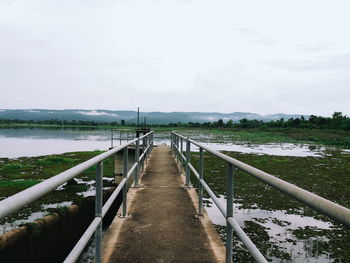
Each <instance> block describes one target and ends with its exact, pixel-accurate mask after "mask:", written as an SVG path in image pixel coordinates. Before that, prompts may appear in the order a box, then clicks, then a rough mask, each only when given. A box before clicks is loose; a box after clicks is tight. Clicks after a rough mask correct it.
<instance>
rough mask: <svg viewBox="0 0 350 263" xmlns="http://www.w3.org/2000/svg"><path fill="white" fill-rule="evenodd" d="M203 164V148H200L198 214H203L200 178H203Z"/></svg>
mask: <svg viewBox="0 0 350 263" xmlns="http://www.w3.org/2000/svg"><path fill="white" fill-rule="evenodd" d="M203 166H204V157H203V149H202V148H199V189H198V194H199V200H198V216H203V185H202V184H201V183H200V180H203V170H204V169H203Z"/></svg>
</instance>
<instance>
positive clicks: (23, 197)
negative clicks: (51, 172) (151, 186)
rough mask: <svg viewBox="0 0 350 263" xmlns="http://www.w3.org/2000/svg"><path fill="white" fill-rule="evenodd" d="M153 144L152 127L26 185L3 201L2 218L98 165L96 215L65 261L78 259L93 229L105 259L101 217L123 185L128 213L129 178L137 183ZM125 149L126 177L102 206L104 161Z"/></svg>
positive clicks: (0, 206)
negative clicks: (132, 151)
mask: <svg viewBox="0 0 350 263" xmlns="http://www.w3.org/2000/svg"><path fill="white" fill-rule="evenodd" d="M141 140H142V148H143V153H142V155H141V156H139V150H140V147H139V146H140V144H139V142H140V141H141ZM132 144H135V145H136V149H135V163H134V164H133V165H132V167H131V168H130V169H129V170H128V157H127V156H128V146H130V145H132ZM152 148H153V131H151V132H149V133H147V134H145V135H143V136H140V137H139V138H136V139H134V140H132V141H130V142H128V143H125V144H123V145H120V146H118V147H115V148H113V149H111V150H109V151H107V152H105V153H102V154H99V155H97V156H95V157H93V158H91V159H89V160H87V161H85V162H83V163H81V164H79V165H77V166H75V167H73V168H70V169H68V170H66V171H64V172H62V173H60V174H58V175H56V176H54V177H51V178H50V179H47V180H45V181H43V182H41V183H39V184H36V185H34V186H32V187H30V188H27V189H25V190H23V191H21V192H19V193H17V194H15V195H12V196H10V197H8V198H6V199H4V200H2V201H0V218H3V217H5V216H7V215H9V214H11V213H13V212H15V211H17V210H18V209H20V208H22V207H24V206H25V205H27V204H29V203H31V202H33V201H34V200H36V199H38V198H40V197H42V196H43V195H45V194H46V193H48V192H50V191H52V190H54V189H56V188H57V187H58V186H60V185H62V184H63V183H65V182H67V181H69V180H70V179H72V178H74V177H76V176H77V175H79V174H81V173H82V172H84V171H85V170H87V169H89V168H90V167H92V166H94V165H96V168H97V169H96V195H95V196H96V198H95V218H94V220H93V221H92V223H91V224H90V226H89V227H88V228H87V230H86V231H85V233H84V234H83V236H82V237H81V238H80V240H79V241H78V243H77V244H76V245H75V247H74V248H73V249H72V251H71V252H70V254H69V255H68V256H67V258H66V259H65V261H64V262H66V263H68V262H75V261H76V260H77V259H78V258H79V256H80V254H81V252H82V251H83V250H84V248H85V246H86V245H87V243H88V242H89V240H90V238H91V237H92V235H93V234H94V233H96V255H95V261H96V262H97V263H99V262H101V261H102V256H101V249H102V247H101V244H102V242H101V240H102V219H103V217H104V216H105V215H106V213H107V211H108V210H109V208H110V207H111V205H112V203H113V202H114V201H115V199H116V198H117V196H118V194H119V193H120V191H121V190H122V189H123V215H126V205H125V204H126V198H127V197H126V192H127V181H128V179H129V178H130V177H131V175H132V174H133V173H134V186H138V180H139V178H138V176H139V169H140V167H141V168H143V167H144V162H145V161H146V160H147V158H148V157H149V154H150V152H151V151H152ZM121 150H124V154H123V155H124V163H123V165H124V178H123V179H122V180H121V182H120V183H119V184H118V186H117V188H116V189H115V190H114V191H113V193H112V194H111V196H110V197H109V199H108V200H107V201H106V203H105V205H104V206H103V207H102V188H103V184H102V178H103V161H104V160H105V159H107V158H109V157H111V156H113V155H114V154H116V153H117V152H119V151H121Z"/></svg>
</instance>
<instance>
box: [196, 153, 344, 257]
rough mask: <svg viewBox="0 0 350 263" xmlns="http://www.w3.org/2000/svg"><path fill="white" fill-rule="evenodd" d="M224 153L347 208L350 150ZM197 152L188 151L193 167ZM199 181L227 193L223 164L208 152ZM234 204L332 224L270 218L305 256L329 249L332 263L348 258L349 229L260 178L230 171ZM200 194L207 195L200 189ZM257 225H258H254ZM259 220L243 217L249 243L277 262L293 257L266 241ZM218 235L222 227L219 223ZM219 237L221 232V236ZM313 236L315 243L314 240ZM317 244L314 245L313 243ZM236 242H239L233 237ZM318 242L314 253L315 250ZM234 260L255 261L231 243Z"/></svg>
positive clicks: (241, 248)
mask: <svg viewBox="0 0 350 263" xmlns="http://www.w3.org/2000/svg"><path fill="white" fill-rule="evenodd" d="M224 153H225V154H227V155H229V156H231V157H233V158H236V159H238V160H240V161H243V162H245V163H247V164H250V165H252V166H254V167H256V168H258V169H261V170H263V171H265V172H268V173H270V174H272V175H275V176H276V177H278V178H280V179H283V180H285V181H287V182H290V183H292V184H295V185H297V186H299V187H302V188H304V189H306V190H308V191H311V192H313V193H316V194H318V195H320V196H322V197H324V198H327V199H329V200H331V201H334V202H336V203H338V204H340V205H343V206H345V207H348V208H350V199H349V187H348V186H349V185H350V165H349V163H350V154H348V153H345V152H342V151H341V150H339V149H335V148H334V149H327V150H326V151H325V155H324V156H323V157H289V156H272V155H254V154H244V153H235V152H224ZM198 157H199V156H198V153H193V154H192V160H193V163H194V164H195V167H196V169H198V163H199V158H198ZM204 163H205V166H204V179H205V181H206V182H207V184H208V185H209V186H210V187H211V189H212V190H214V192H215V193H216V194H217V195H226V168H227V166H226V164H225V162H223V161H220V160H218V159H217V158H216V157H213V156H212V155H210V154H205V155H204ZM234 178H235V179H234V192H235V202H236V203H238V204H239V205H240V206H239V207H240V208H239V209H253V210H254V209H261V210H263V211H265V210H267V211H277V210H282V211H285V213H287V214H296V215H301V216H311V217H314V218H316V219H319V220H322V221H326V222H329V221H330V222H332V223H333V224H334V226H333V227H332V228H330V229H321V228H316V227H314V228H310V227H308V226H305V227H304V228H300V229H297V230H291V229H289V228H290V226H289V225H290V222H288V221H284V220H283V221H282V220H278V219H276V218H273V219H271V222H272V223H273V224H275V225H276V227H277V226H282V227H286V233H287V234H288V235H291V238H290V239H289V242H291V244H296V243H297V242H303V243H305V244H306V245H305V246H306V248H305V249H306V250H307V251H308V253H310V255H315V253H316V252H317V253H319V254H322V253H324V254H327V253H329V254H330V256H331V258H332V259H335V261H334V262H347V260H348V259H349V258H350V247H349V244H350V243H349V240H350V230H349V229H346V228H345V227H343V226H341V225H340V224H337V223H335V222H333V221H332V220H330V219H329V218H327V217H325V216H322V215H320V214H319V213H317V212H316V211H314V210H312V209H311V208H308V207H306V206H305V205H303V204H302V203H300V202H299V201H296V200H294V199H292V198H291V197H289V196H287V195H284V194H282V193H281V192H279V191H278V190H275V189H274V188H272V187H270V186H268V185H266V184H264V183H262V182H260V181H259V180H258V179H256V178H254V177H253V176H251V175H249V174H246V173H243V172H242V171H240V170H237V169H235V170H234ZM191 181H192V183H193V185H194V186H195V187H197V186H198V181H197V180H196V179H195V178H194V176H192V178H191ZM205 196H206V197H207V198H208V197H209V196H208V195H207V194H206V193H205ZM259 223H261V224H259ZM264 223H265V222H264V221H261V219H260V220H259V219H254V218H252V221H246V222H245V225H244V230H245V231H246V232H247V234H248V236H250V237H251V238H252V240H253V242H254V243H255V244H256V245H257V247H258V248H259V249H261V250H262V251H263V252H264V254H265V255H266V256H267V257H268V258H271V257H277V258H279V259H280V260H287V262H290V261H289V260H292V254H293V253H292V252H293V251H292V250H291V251H286V249H282V248H280V247H279V246H280V245H282V246H283V244H282V243H281V244H279V243H276V242H272V241H271V240H269V239H268V238H267V237H266V236H267V231H268V229H267V228H266V227H265V226H264ZM217 228H218V231H219V233H222V234H223V233H224V232H223V231H224V229H223V227H221V226H218V227H217ZM222 238H223V239H224V235H222ZM315 240H316V241H315ZM316 242H317V243H316ZM235 244H237V245H238V244H240V243H239V241H238V239H237V237H235ZM316 245H317V251H316ZM234 259H235V261H236V262H254V261H253V260H252V258H251V257H250V256H249V255H248V252H247V251H246V250H245V248H243V247H242V246H241V245H239V246H238V247H237V246H235V255H234Z"/></svg>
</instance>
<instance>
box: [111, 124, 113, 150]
mask: <svg viewBox="0 0 350 263" xmlns="http://www.w3.org/2000/svg"><path fill="white" fill-rule="evenodd" d="M112 148H113V129H111V149H112Z"/></svg>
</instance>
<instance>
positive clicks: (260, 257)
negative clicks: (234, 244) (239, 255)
mask: <svg viewBox="0 0 350 263" xmlns="http://www.w3.org/2000/svg"><path fill="white" fill-rule="evenodd" d="M227 222H228V224H229V225H230V226H231V227H232V228H233V229H234V230H235V233H236V234H237V236H238V238H239V239H240V240H241V241H242V242H243V244H244V245H245V247H246V248H247V249H248V250H249V252H250V254H251V255H252V257H253V258H254V259H255V261H256V262H258V263H267V262H268V261H267V260H266V259H265V257H264V256H263V255H262V254H261V252H260V251H259V249H258V248H257V247H256V246H255V245H254V243H253V242H252V241H251V240H250V238H249V237H248V236H247V234H246V233H245V232H244V231H243V230H242V228H241V227H240V226H239V225H238V223H237V222H236V220H234V218H233V217H228V218H227Z"/></svg>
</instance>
